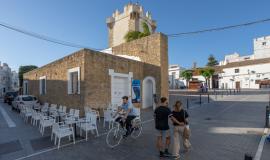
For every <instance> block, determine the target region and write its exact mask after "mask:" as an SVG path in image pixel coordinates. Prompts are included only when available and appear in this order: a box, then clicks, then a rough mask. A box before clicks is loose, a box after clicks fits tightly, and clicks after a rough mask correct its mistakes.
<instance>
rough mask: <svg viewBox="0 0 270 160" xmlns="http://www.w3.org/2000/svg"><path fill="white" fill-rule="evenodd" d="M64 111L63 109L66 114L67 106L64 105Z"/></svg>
mask: <svg viewBox="0 0 270 160" xmlns="http://www.w3.org/2000/svg"><path fill="white" fill-rule="evenodd" d="M62 111H63V113H65V114H66V113H67V107H66V106H63V110H62Z"/></svg>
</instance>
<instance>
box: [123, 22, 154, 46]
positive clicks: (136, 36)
mask: <svg viewBox="0 0 270 160" xmlns="http://www.w3.org/2000/svg"><path fill="white" fill-rule="evenodd" d="M142 28H143V32H140V31H129V32H128V33H127V34H126V35H125V37H124V38H125V40H126V42H130V41H133V40H135V39H139V38H142V37H146V36H149V35H150V30H149V27H148V25H147V24H146V23H145V22H143V23H142Z"/></svg>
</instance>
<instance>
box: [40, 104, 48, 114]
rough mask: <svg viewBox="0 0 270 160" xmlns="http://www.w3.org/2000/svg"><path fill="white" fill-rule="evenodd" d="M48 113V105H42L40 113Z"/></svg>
mask: <svg viewBox="0 0 270 160" xmlns="http://www.w3.org/2000/svg"><path fill="white" fill-rule="evenodd" d="M48 111H49V103H44V104H43V106H42V107H41V112H43V113H44V112H48Z"/></svg>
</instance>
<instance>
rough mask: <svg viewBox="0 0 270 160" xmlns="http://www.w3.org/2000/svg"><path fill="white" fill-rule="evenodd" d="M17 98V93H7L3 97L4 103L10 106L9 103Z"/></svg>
mask: <svg viewBox="0 0 270 160" xmlns="http://www.w3.org/2000/svg"><path fill="white" fill-rule="evenodd" d="M17 96H18V92H7V93H6V94H5V96H4V103H8V104H9V105H11V102H12V101H13V100H14V98H16V97H17Z"/></svg>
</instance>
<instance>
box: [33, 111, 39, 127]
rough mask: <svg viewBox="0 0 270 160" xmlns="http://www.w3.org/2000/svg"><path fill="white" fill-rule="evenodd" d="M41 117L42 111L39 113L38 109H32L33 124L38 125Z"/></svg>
mask: <svg viewBox="0 0 270 160" xmlns="http://www.w3.org/2000/svg"><path fill="white" fill-rule="evenodd" d="M40 118H41V113H38V112H37V111H35V110H32V119H31V124H32V125H33V126H36V125H37V123H38V121H40Z"/></svg>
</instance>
